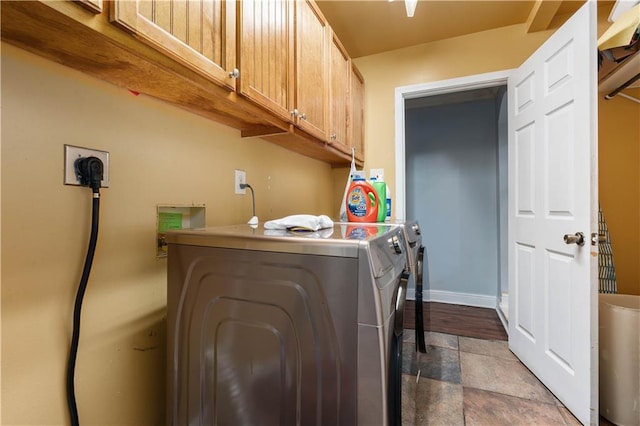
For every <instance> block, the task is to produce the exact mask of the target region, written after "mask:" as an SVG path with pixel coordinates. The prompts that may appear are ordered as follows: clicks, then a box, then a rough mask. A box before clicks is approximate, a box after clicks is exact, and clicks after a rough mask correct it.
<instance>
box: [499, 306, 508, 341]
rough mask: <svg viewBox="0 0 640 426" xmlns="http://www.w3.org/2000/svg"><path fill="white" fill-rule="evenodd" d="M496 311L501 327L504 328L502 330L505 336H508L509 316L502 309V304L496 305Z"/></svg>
mask: <svg viewBox="0 0 640 426" xmlns="http://www.w3.org/2000/svg"><path fill="white" fill-rule="evenodd" d="M496 312H497V313H498V318H500V322H501V323H502V327H503V328H504V331H505V333H507V336H508V335H509V318H508V317H507V315H505V314H504V312H503V311H502V305H499V306H498V308H497V309H496Z"/></svg>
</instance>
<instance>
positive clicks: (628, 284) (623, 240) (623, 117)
mask: <svg viewBox="0 0 640 426" xmlns="http://www.w3.org/2000/svg"><path fill="white" fill-rule="evenodd" d="M624 93H627V94H632V95H634V96H636V97H637V98H640V89H635V90H626V91H625V92H624ZM598 116H599V117H598V118H599V119H598V169H599V170H598V173H599V174H598V183H599V192H600V197H599V198H600V206H601V207H602V211H603V212H604V215H605V218H606V221H607V226H608V228H609V234H610V236H611V248H612V250H613V256H614V257H613V259H614V263H615V266H616V276H617V279H618V292H619V293H624V294H637V295H640V104H638V103H635V102H633V101H631V100H628V99H625V98H623V97H620V96H617V97H615V98H614V99H612V100H609V101H607V100H604V99H603V97H602V96H600V99H599V100H598Z"/></svg>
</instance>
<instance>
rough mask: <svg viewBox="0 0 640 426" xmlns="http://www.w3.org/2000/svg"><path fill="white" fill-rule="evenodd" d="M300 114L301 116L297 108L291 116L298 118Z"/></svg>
mask: <svg viewBox="0 0 640 426" xmlns="http://www.w3.org/2000/svg"><path fill="white" fill-rule="evenodd" d="M298 114H299V112H298V110H297V109H295V108H294V109H293V111H291V115H292V116H293V117H297V116H298Z"/></svg>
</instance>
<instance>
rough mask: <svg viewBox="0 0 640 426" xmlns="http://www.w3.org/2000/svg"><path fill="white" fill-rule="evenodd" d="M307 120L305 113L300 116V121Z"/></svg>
mask: <svg viewBox="0 0 640 426" xmlns="http://www.w3.org/2000/svg"><path fill="white" fill-rule="evenodd" d="M306 119H307V113H306V112H303V113H302V114H300V120H306Z"/></svg>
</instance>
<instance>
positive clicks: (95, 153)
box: [64, 145, 109, 188]
mask: <svg viewBox="0 0 640 426" xmlns="http://www.w3.org/2000/svg"><path fill="white" fill-rule="evenodd" d="M83 157H97V158H99V159H100V160H102V164H103V167H104V171H103V173H102V183H101V184H100V186H101V187H102V188H108V187H109V153H108V152H107V151H99V150H97V149H89V148H82V147H79V146H73V145H65V146H64V184H65V185H78V186H81V185H80V180H79V179H78V177H77V176H76V169H75V167H74V164H75V162H76V160H77V159H78V158H83Z"/></svg>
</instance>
